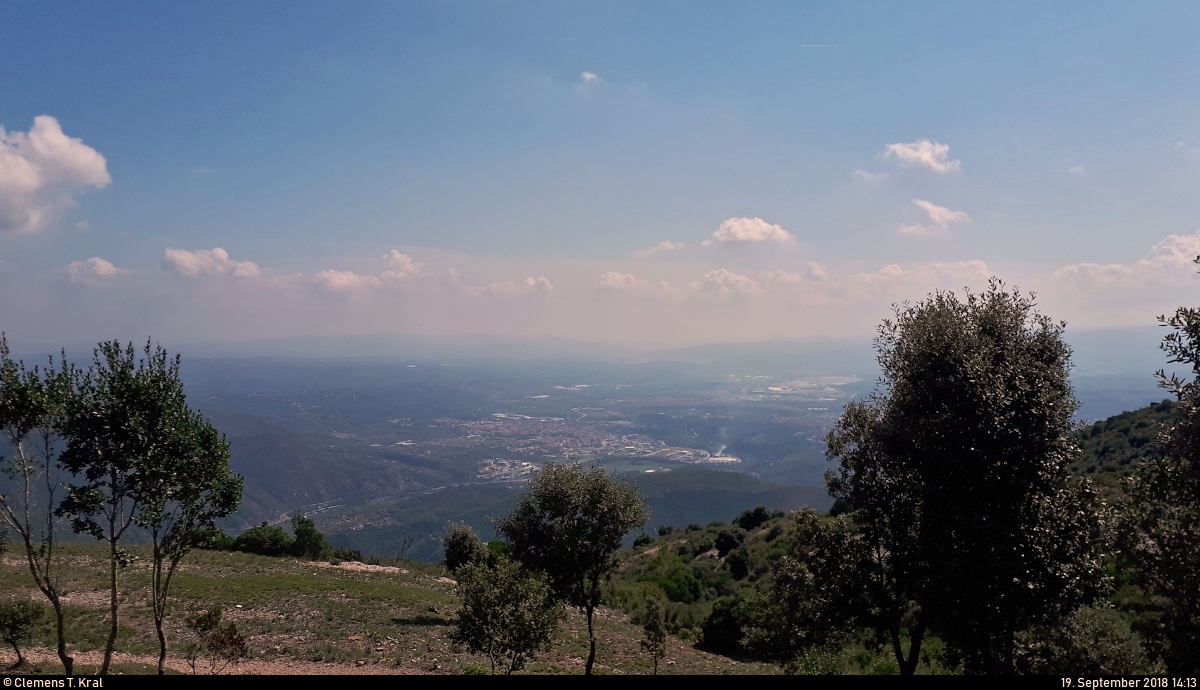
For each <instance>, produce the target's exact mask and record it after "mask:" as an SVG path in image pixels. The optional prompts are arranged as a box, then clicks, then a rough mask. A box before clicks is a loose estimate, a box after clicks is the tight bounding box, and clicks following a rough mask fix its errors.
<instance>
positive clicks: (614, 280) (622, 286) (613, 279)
mask: <svg viewBox="0 0 1200 690" xmlns="http://www.w3.org/2000/svg"><path fill="white" fill-rule="evenodd" d="M649 284H650V281H648V280H642V279H641V278H638V277H637V276H635V275H633V274H632V273H619V272H617V271H608V272H607V273H601V274H600V283H599V285H598V287H600V288H602V289H604V290H635V289H637V288H641V287H645V286H647V285H649Z"/></svg>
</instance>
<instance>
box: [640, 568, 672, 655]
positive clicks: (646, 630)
mask: <svg viewBox="0 0 1200 690" xmlns="http://www.w3.org/2000/svg"><path fill="white" fill-rule="evenodd" d="M644 594H645V599H646V606H645V609H644V610H643V612H642V639H641V640H640V641H639V643H638V644H640V645H641V647H642V651H644V652H646V653H647V654H649V655H650V658H651V659H652V660H653V661H654V675H656V676H657V675H658V662H659V661H662V660H663V659H664V658H666V656H667V621H666V615H665V612H664V610H663V609H664V607H665V605H666V601H665V600H666V596H665V595H664V594H663V591H662V590H661V589H659V588H658V587H656V586H653V585H648V586H646V587H645V590H644Z"/></svg>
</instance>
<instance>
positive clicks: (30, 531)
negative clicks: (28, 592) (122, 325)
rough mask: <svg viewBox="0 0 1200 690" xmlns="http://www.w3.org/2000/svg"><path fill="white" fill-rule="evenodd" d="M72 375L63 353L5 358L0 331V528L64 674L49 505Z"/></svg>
mask: <svg viewBox="0 0 1200 690" xmlns="http://www.w3.org/2000/svg"><path fill="white" fill-rule="evenodd" d="M75 376H76V372H75V370H74V369H73V368H72V367H71V366H70V365H68V364H67V363H66V357H65V355H64V356H63V357H62V358H61V359H60V360H59V365H58V366H55V365H54V362H53V360H51V361H50V365H49V366H48V367H47V368H46V369H44V370H40V369H38V368H37V367H34V368H33V369H32V370H28V369H26V368H25V364H24V363H23V362H19V361H13V360H12V358H11V357H10V356H9V350H8V342H7V339H6V338H5V337H4V335H3V334H0V436H2V437H3V439H4V441H6V442H7V444H8V445H9V446H10V447H11V448H12V449H13V453H14V454H13V455H12V456H10V457H6V458H4V459H3V461H2V465H3V471H4V472H5V473H6V474H7V475H8V476H9V478H11V479H13V480H14V483H13V485H11V488H12V489H13V491H11V492H9V493H0V526H7V528H8V529H9V530H11V531H12V532H13V533H15V534H16V535H17V537H19V538H20V540H21V544H22V546H23V547H24V551H25V560H26V563H27V564H28V565H29V572H30V574H31V575H32V576H33V581H34V584H35V585H37V588H38V590H39V591H41V593H42V595H43V596H45V597H46V599H47V600H48V601H49V602H50V605H51V607H52V608H53V609H54V622H55V635H56V638H57V652H58V658H59V661H61V662H62V665H63V672H64V673H66V674H67V675H68V676H69V675H71V673H72V672H73V669H74V659H72V657H71V656H70V655H69V654H68V653H67V642H66V629H65V622H64V618H63V608H62V601H61V595H62V592H61V588H60V569H59V565H58V562H57V561H56V548H57V545H58V543H57V540H56V534H55V520H54V509H55V507H56V502H57V501H58V497H59V493H60V491H59V489H60V486H61V481H62V477H61V476H60V475H61V472H60V469H61V466H60V463H59V455H60V453H61V452H62V448H63V443H62V438H61V435H60V429H61V424H62V422H63V418H64V414H65V411H66V407H67V405H68V402H69V400H70V398H71V396H72V395H73V394H74V380H75Z"/></svg>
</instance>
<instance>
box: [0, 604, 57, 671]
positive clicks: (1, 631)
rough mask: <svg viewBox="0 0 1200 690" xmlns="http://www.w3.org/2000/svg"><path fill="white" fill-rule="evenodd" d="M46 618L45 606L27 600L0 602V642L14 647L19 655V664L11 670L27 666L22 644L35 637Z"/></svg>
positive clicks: (14, 665)
mask: <svg viewBox="0 0 1200 690" xmlns="http://www.w3.org/2000/svg"><path fill="white" fill-rule="evenodd" d="M45 617H46V607H45V606H44V605H43V604H40V603H37V602H33V601H27V600H14V601H4V602H0V640H3V641H5V642H7V643H8V644H10V645H12V648H13V651H14V652H16V653H17V662H16V663H15V664H13V666H12V667H11V668H17V667H19V666H23V665H24V664H25V655H24V654H22V653H21V648H20V644H21V643H23V642H26V641H28V640H29V639H30V638H31V637H33V635H34V633H35V632H37V629H38V627H39V626H40V625H41V623H42V619H43V618H45Z"/></svg>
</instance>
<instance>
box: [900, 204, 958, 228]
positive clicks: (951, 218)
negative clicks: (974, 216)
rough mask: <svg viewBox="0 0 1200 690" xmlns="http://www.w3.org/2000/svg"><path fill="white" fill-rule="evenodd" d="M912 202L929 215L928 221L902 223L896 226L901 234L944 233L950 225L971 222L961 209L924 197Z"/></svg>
mask: <svg viewBox="0 0 1200 690" xmlns="http://www.w3.org/2000/svg"><path fill="white" fill-rule="evenodd" d="M913 203H914V204H916V205H917V206H918V207H920V208H921V210H923V211H925V213H926V215H928V216H929V223H928V224H914V225H902V226H900V228H898V230H899V232H900V234H902V235H913V236H916V237H929V236H932V235H945V234H948V233H949V232H950V226H951V225H953V224H955V223H969V222H971V217H970V216H968V215H967V214H966V213H964V212H962V211H952V210H950V209H948V208H946V207H945V206H938V205H937V204H935V203H933V202H930V201H925V200H924V199H913Z"/></svg>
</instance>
